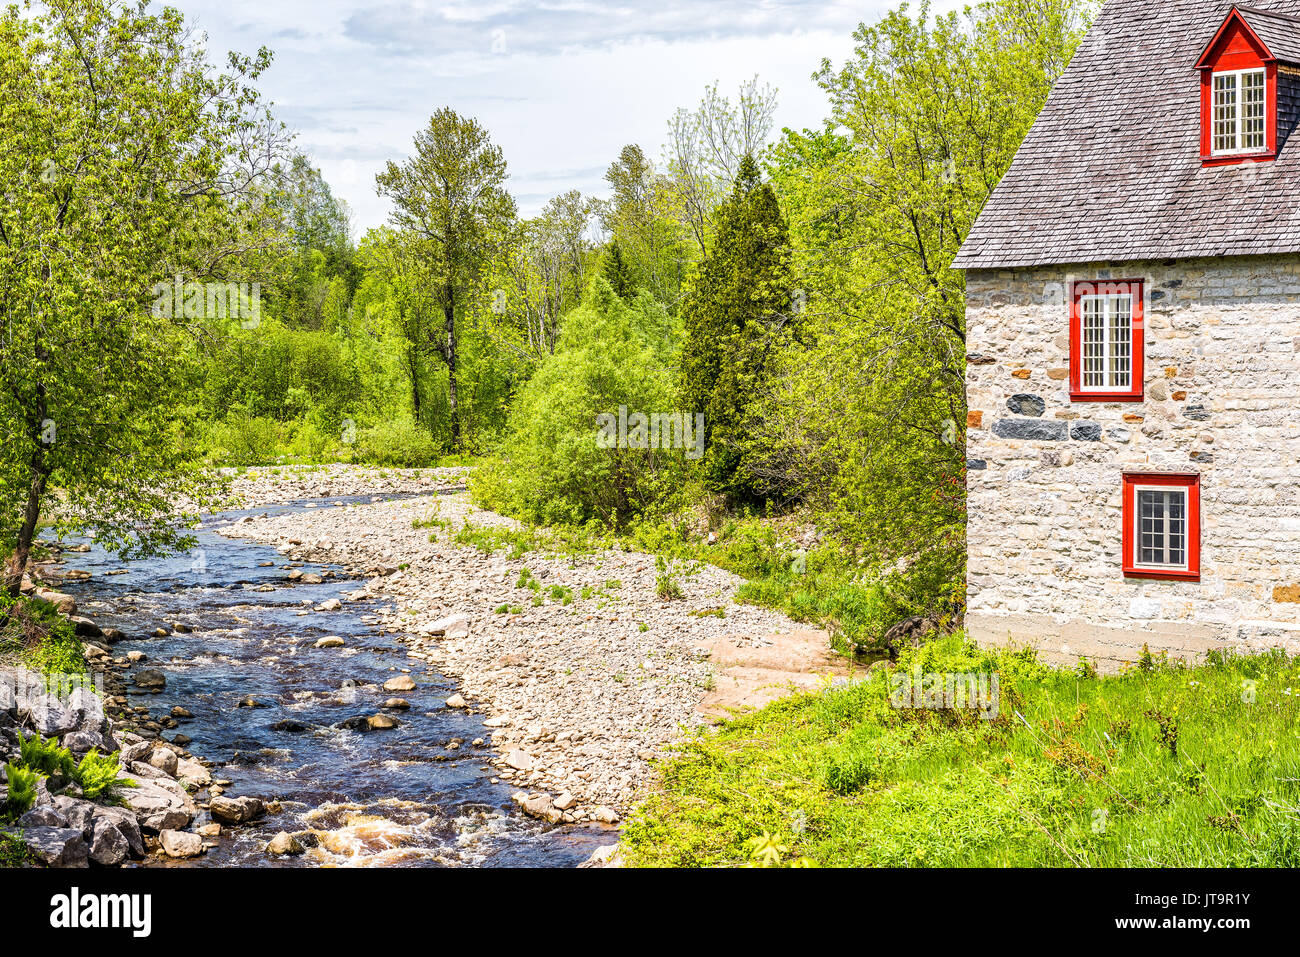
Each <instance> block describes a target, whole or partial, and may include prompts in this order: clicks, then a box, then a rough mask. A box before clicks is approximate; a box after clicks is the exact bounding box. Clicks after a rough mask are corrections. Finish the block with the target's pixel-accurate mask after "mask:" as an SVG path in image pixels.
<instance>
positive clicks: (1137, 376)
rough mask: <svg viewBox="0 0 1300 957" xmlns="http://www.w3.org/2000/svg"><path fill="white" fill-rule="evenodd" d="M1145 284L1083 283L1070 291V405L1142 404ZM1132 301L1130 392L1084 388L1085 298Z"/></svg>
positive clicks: (1124, 281) (1135, 281)
mask: <svg viewBox="0 0 1300 957" xmlns="http://www.w3.org/2000/svg"><path fill="white" fill-rule="evenodd" d="M1143 292H1144V281H1143V280H1141V279H1080V280H1078V281H1076V282H1075V283H1074V284H1073V286H1072V287H1071V290H1070V401H1072V402H1141V401H1142V398H1143V392H1142V390H1143V388H1144V385H1145V382H1144V376H1145V372H1144V353H1145V351H1146V349H1145V339H1146V322H1145V321H1144V316H1145V314H1146V312H1145V308H1144V303H1143ZM1115 295H1128V296H1131V297H1132V306H1131V311H1130V320H1131V322H1132V329H1131V331H1130V337H1129V343H1130V349H1131V354H1130V357H1129V359H1130V376H1129V388H1128V389H1126V390H1124V391H1116V390H1113V389H1095V388H1094V389H1087V388H1085V387H1084V385H1083V309H1082V303H1083V298H1084V297H1085V296H1115Z"/></svg>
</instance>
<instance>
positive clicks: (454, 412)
mask: <svg viewBox="0 0 1300 957" xmlns="http://www.w3.org/2000/svg"><path fill="white" fill-rule="evenodd" d="M442 309H443V320H444V329H445V332H446V340H445V342H444V345H443V351H442V354H443V356H444V357H445V358H446V360H447V404H448V406H449V409H450V412H451V447H452V450H453V451H459V450H460V408H459V405H458V403H457V400H456V289H455V287H454V286H452V285H451V284H450V283H448V284H447V286H446V288H445V296H444V298H443V307H442Z"/></svg>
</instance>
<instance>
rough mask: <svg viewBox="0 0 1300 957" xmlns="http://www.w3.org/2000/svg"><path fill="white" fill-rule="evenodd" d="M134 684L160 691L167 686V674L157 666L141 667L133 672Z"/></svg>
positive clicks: (138, 686)
mask: <svg viewBox="0 0 1300 957" xmlns="http://www.w3.org/2000/svg"><path fill="white" fill-rule="evenodd" d="M135 686H136V687H137V688H144V689H146V690H149V691H160V690H162V689H163V688H165V687H166V686H167V676H166V675H164V674H163V673H162V672H161V671H159V670H158V669H157V668H142V669H141V670H140V671H137V672H136V673H135Z"/></svg>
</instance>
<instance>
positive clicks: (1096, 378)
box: [1083, 296, 1106, 389]
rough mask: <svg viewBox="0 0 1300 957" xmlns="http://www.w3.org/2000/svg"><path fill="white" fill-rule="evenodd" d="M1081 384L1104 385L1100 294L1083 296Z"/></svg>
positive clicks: (1086, 385) (1090, 386)
mask: <svg viewBox="0 0 1300 957" xmlns="http://www.w3.org/2000/svg"><path fill="white" fill-rule="evenodd" d="M1083 384H1084V386H1085V387H1087V388H1092V389H1101V388H1104V387H1105V386H1106V310H1105V306H1104V303H1103V300H1102V298H1101V297H1100V296H1085V297H1084V298H1083Z"/></svg>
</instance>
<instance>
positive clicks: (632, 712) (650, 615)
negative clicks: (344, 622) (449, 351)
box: [222, 467, 799, 823]
mask: <svg viewBox="0 0 1300 957" xmlns="http://www.w3.org/2000/svg"><path fill="white" fill-rule="evenodd" d="M463 478H464V472H463V470H455V471H447V470H429V471H428V472H427V473H423V474H422V473H418V472H407V473H403V474H402V476H401V477H400V481H401V482H402V483H404V484H403V485H402V487H401V488H399V489H392V488H389V487H385V486H384V485H382V484H381V483H382V482H384V481H390V482H391V481H395V480H396V479H394V478H393V473H392V472H389V473H388V478H386V479H383V478H380V476H379V475H378V474H377V473H367V471H366V470H364V469H356V468H354V467H347V469H346V470H331V471H318V472H307V471H300V472H297V473H294V474H292V475H283V474H282V475H280V476H276V477H275V480H272V478H271V477H270V476H269V475H255V476H253V477H251V478H244V479H242V481H244V482H245V484H244V485H243V486H242V487H241V491H242V492H243V493H244V494H245V495H246V500H250V501H251V500H255V501H258V502H259V503H260V504H273V503H274V502H275V501H277V497H280V498H284V499H303V498H313V497H327V498H328V497H331V496H341V495H344V494H350V495H357V494H368V493H371V492H376V491H380V490H383V491H412V490H416V491H418V490H420V489H428V488H434V489H449V488H454V487H455V486H456V485H458V484H460V483H462V482H463ZM372 479H373V480H374V481H372ZM318 481H319V482H320V483H321V484H319V485H317V484H316V483H317V482H318ZM345 489H346V490H347V491H344V490H345ZM466 522H468V523H470V524H471V525H472V526H475V527H483V528H496V529H498V530H500V529H509V528H516V527H518V526H517V524H516V523H515V522H513V521H512V520H510V519H507V518H504V517H502V516H500V515H497V514H495V513H492V512H487V511H484V510H482V509H479V508H477V507H475V506H474V505H473V504H472V502H471V501H470V500H469V497H468V495H467V494H466V493H464V492H460V493H455V492H453V493H449V494H438V495H429V496H427V497H419V498H408V499H404V500H399V501H390V502H379V503H372V504H355V505H349V506H346V507H337V508H322V509H320V510H318V511H311V512H308V513H302V512H299V513H297V514H291V515H282V516H269V517H266V516H261V517H259V516H253V517H251V518H250V519H247V520H245V521H244V522H241V523H239V524H238V525H236V526H233V527H231V528H229V529H224V530H222V534H226V535H230V536H234V537H243V538H249V539H252V540H255V541H259V542H263V543H267V544H271V545H273V546H275V547H276V548H277V549H278V550H279V551H280V553H281V554H282V555H284V556H285V559H286V562H288V563H296V562H313V563H323V562H329V563H336V564H341V565H344V566H347V567H349V568H350V569H351V570H352V571H353V572H354V573H356V574H358V575H365V576H366V579H365V583H364V587H358V589H357V590H356V591H354V592H352V593H351V595H350V600H353V601H370V600H373V599H383V601H380V602H376V608H375V611H374V613H373V614H374V617H373V619H372V623H373V624H374V625H375V626H376V627H378V628H381V629H383V630H386V631H388V632H390V633H392V634H394V635H395V636H397V637H399V639H400V640H401V641H403V643H404V644H405V645H406V646H407V649H408V654H409V656H410V658H411V659H413V661H399V662H396V663H395V672H397V671H400V670H402V669H405V668H410V669H411V671H412V675H413V677H414V679H415V680H416V682H417V688H416V690H414V691H406V692H403V697H404V698H409V699H411V701H412V705H413V706H415V707H426V708H428V707H458V706H460V707H468V708H471V709H473V710H474V711H476V712H480V713H482V714H483V716H484V718H485V722H484V723H485V725H486V727H487V729H489V732H488V733H490V736H491V744H492V746H493V752H492V753H493V761H494V763H495V765H496V767H497V769H498V770H497V772H496V773H497V774H499V776H500V777H501V778H502V779H503V780H506V781H508V782H510V783H511V784H512V785H514V786H517V787H518V788H519V792H518V793H517V794H516V800H517V801H518V802H519V803H520V804H521V805H522V806H523V808H524V810H525V811H527V812H528V813H530V814H533V815H535V816H538V817H543V818H546V819H548V820H552V821H563V822H574V821H592V820H595V821H602V822H607V823H615V822H617V820H618V819H619V818H620V816H621V815H622V814H624V813H626V811H627V809H628V808H629V807H630V806H631V805H632V804H634V803H635V801H636V799H637V797H638V795H639V794H641V793H642V791H643V788H644V787H645V786H646V785H647V784H648V782H649V780H650V775H651V764H650V762H651V761H652V760H653V759H654V758H656V757H657V756H660V755H662V754H663V753H664V752H665V748H666V746H667V745H669V744H670V743H671V742H674V741H676V740H679V739H680V738H682V737H683V736H684V735H686V734H688V733H689V732H690V731H691V730H692V729H694V728H697V727H699V726H700V725H701V724H703V723H704V722H705V720H706V719H705V718H704V717H703V715H702V714H701V711H700V709H699V705H700V703H701V701H702V700H703V699H704V698H705V696H706V695H708V694H709V692H710V691H711V690H712V689H713V688H714V686H715V682H716V681H717V678H718V675H717V672H716V670H715V669H716V666H715V664H714V661H713V660H712V659H713V653H712V652H711V651H710V648H711V647H712V648H714V649H716V648H717V647H718V646H719V643H720V642H721V643H725V644H726V645H728V646H733V645H734V646H735V647H737V648H747V647H758V646H762V645H764V644H771V643H772V641H773V640H774V636H778V635H780V634H782V633H788V632H791V631H792V630H796V629H798V627H799V626H797V625H795V624H794V623H792V622H791V621H790V620H789V619H787V618H786V617H785V616H783V615H781V614H779V613H776V612H774V611H770V610H767V609H763V608H758V607H755V606H749V605H739V604H736V603H735V602H734V597H735V594H736V590H737V588H738V587H739V585H740V584H741V581H742V580H741V579H740V578H738V577H737V576H735V575H732V574H731V573H729V572H726V571H723V570H721V569H718V568H716V567H713V566H710V565H696V566H694V567H691V568H679V569H677V570H676V571H675V573H674V577H675V579H676V581H677V583H678V585H679V587H680V591H681V597H679V598H671V599H665V598H661V597H660V596H659V594H658V593H657V588H656V579H657V576H658V574H659V572H658V570H657V568H656V563H655V558H654V557H653V556H651V555H646V554H641V553H637V552H627V551H621V550H601V551H598V552H595V553H591V554H564V553H557V552H554V551H548V550H546V549H543V548H537V549H533V550H529V551H524V552H522V553H520V554H512V553H511V550H510V549H509V548H503V549H500V550H487V549H481V548H479V547H475V546H474V545H473V544H464V543H457V542H456V541H455V538H456V536H457V532H458V531H459V530H460V529H461V528H462V527H463V526H464V525H465V523H466ZM482 537H483V536H480V538H482ZM530 582H531V583H533V584H530ZM329 614H330V612H329V611H327V610H317V611H315V612H313V617H312V618H311V619H305V620H309V621H312V622H313V624H319V623H320V622H321V616H326V617H325V618H324V621H326V622H327V621H328V618H327V616H328V615H329ZM326 627H327V625H326ZM422 665H423V666H427V667H428V668H430V669H433V670H436V671H437V672H438V673H440V674H445V675H450V676H453V677H457V678H459V679H460V681H461V683H462V684H461V689H460V692H459V694H458V695H456V696H454V697H453V698H451V699H448V700H445V701H430V700H427V697H428V696H425V700H420V691H419V687H418V684H419V681H420V670H421V666H422Z"/></svg>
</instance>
